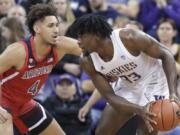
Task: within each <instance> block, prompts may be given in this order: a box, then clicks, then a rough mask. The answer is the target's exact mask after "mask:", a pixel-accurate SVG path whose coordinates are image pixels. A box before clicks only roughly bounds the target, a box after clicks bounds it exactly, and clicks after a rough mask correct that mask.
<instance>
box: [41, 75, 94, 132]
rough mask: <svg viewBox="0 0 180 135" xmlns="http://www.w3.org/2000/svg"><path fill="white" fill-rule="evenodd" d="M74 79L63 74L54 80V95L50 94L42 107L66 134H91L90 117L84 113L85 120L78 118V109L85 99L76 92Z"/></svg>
mask: <svg viewBox="0 0 180 135" xmlns="http://www.w3.org/2000/svg"><path fill="white" fill-rule="evenodd" d="M75 80H76V79H75V78H74V77H73V76H71V75H69V74H63V75H60V76H59V78H58V79H57V80H56V81H55V83H54V84H55V87H54V91H55V95H54V96H50V97H49V98H47V100H46V101H45V102H44V103H43V105H44V107H45V108H46V109H47V110H48V111H49V112H50V113H51V114H52V115H53V116H54V117H55V119H56V120H57V122H58V123H59V124H61V127H62V128H63V130H64V131H65V132H66V133H67V135H91V134H90V131H91V118H90V115H86V121H84V122H81V121H80V120H79V119H78V111H79V109H80V108H81V107H82V106H83V105H84V103H85V100H84V99H83V98H82V97H81V96H80V95H79V94H78V91H79V88H78V87H76V81H75Z"/></svg>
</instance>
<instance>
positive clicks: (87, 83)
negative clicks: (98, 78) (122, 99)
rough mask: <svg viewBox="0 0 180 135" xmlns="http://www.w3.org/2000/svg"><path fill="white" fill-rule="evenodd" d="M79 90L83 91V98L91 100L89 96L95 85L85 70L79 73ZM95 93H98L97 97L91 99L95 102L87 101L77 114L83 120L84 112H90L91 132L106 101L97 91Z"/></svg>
mask: <svg viewBox="0 0 180 135" xmlns="http://www.w3.org/2000/svg"><path fill="white" fill-rule="evenodd" d="M81 90H82V92H83V93H84V98H85V99H86V100H91V98H90V97H91V95H92V93H93V92H94V90H95V86H94V84H93V82H92V80H91V79H90V77H89V76H88V75H87V74H86V73H85V72H83V73H82V75H81ZM95 95H96V94H95ZM97 95H98V97H97V99H98V100H95V99H93V100H94V101H95V102H93V101H92V102H91V101H88V102H87V103H86V105H85V106H83V107H82V108H81V109H80V110H79V115H78V117H79V119H80V120H81V121H85V116H86V114H87V113H88V112H91V117H92V132H94V131H95V128H96V126H97V123H98V121H99V119H100V118H101V113H102V111H103V110H104V107H105V105H106V101H105V100H104V99H103V98H101V96H100V95H99V94H98V93H97ZM100 98H101V99H100ZM99 99H100V100H99ZM96 101H97V102H96Z"/></svg>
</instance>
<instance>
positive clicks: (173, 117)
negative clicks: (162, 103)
mask: <svg viewBox="0 0 180 135" xmlns="http://www.w3.org/2000/svg"><path fill="white" fill-rule="evenodd" d="M171 106H172V108H173V123H172V126H171V129H172V128H173V126H174V121H175V115H174V114H175V110H174V106H173V104H171Z"/></svg>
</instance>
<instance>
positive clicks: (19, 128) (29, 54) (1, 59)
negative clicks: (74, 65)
mask: <svg viewBox="0 0 180 135" xmlns="http://www.w3.org/2000/svg"><path fill="white" fill-rule="evenodd" d="M27 24H28V27H29V30H30V32H31V34H32V36H31V37H29V38H26V39H24V40H23V41H19V42H16V43H13V44H12V45H9V46H8V48H7V49H6V50H5V51H4V52H3V54H2V55H0V75H1V107H0V124H2V126H3V125H6V126H5V128H6V129H7V132H5V130H3V133H0V134H1V135H12V134H13V131H14V134H15V135H23V134H30V135H31V134H32V135H38V134H40V135H51V134H52V135H65V133H64V132H63V130H62V129H61V128H60V126H59V125H58V124H57V122H56V121H55V119H53V118H52V117H51V116H50V114H49V113H48V112H47V111H46V110H45V109H44V108H43V107H42V106H41V105H40V104H38V103H37V102H35V101H34V100H33V99H32V98H33V96H35V95H36V94H37V93H38V91H39V89H40V88H41V86H42V85H43V84H44V82H45V80H46V78H47V76H48V74H49V73H50V72H51V70H52V68H53V66H54V65H55V64H56V63H57V62H58V61H59V60H61V58H62V57H63V56H64V55H65V54H72V55H77V56H79V55H80V53H81V49H80V48H79V47H78V44H77V41H76V40H74V39H71V38H68V37H59V36H58V34H59V28H58V24H59V21H58V18H57V15H56V10H55V8H54V7H52V6H51V5H46V4H37V5H35V6H33V7H32V8H31V10H30V12H29V14H28V16H27ZM12 121H13V124H12ZM12 129H13V130H12Z"/></svg>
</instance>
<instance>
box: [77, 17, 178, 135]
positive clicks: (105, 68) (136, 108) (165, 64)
mask: <svg viewBox="0 0 180 135" xmlns="http://www.w3.org/2000/svg"><path fill="white" fill-rule="evenodd" d="M73 25H74V26H76V30H77V34H78V35H79V46H80V47H81V48H82V50H83V55H82V57H81V65H82V67H83V68H84V70H85V71H86V72H87V73H88V74H89V76H90V77H91V79H92V80H93V83H94V85H95V86H96V88H97V89H98V90H99V92H100V93H101V95H102V96H104V97H105V98H106V99H107V101H108V102H109V104H110V105H109V106H107V107H106V108H105V110H104V112H103V115H102V118H101V121H100V123H99V125H98V127H97V130H96V135H115V133H116V132H117V130H118V129H119V128H121V127H122V126H123V125H124V124H125V123H126V122H127V121H128V120H129V119H130V118H132V117H133V116H135V115H138V116H140V117H141V118H142V119H143V122H145V124H141V125H146V126H144V127H142V129H143V132H144V133H143V134H144V135H155V134H156V133H157V132H156V131H155V130H154V129H153V128H152V126H151V124H152V123H154V124H156V122H155V121H153V120H152V117H155V114H153V113H151V112H149V109H148V108H149V105H150V102H151V101H155V100H158V99H163V98H171V99H174V100H176V101H179V99H178V97H177V88H176V76H177V74H176V68H175V61H174V58H173V56H172V54H171V53H170V52H169V50H168V49H167V48H165V47H164V46H163V45H161V44H160V43H159V42H157V41H156V40H155V39H153V38H152V37H150V36H148V35H146V34H145V33H143V32H141V31H136V30H132V29H127V28H124V29H117V30H114V31H113V30H112V29H111V26H110V25H109V24H108V23H107V22H106V21H105V19H104V18H103V17H101V16H98V15H92V14H89V15H85V16H83V17H80V18H79V19H77V20H76V21H75V22H74V24H73ZM118 78H121V79H119V81H118V82H117V83H115V84H113V85H114V86H115V85H118V86H119V88H118V89H115V88H114V89H113V88H112V87H111V85H110V84H109V82H108V80H109V79H110V80H117V79H118ZM114 86H113V87H114ZM116 88H117V87H116Z"/></svg>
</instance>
